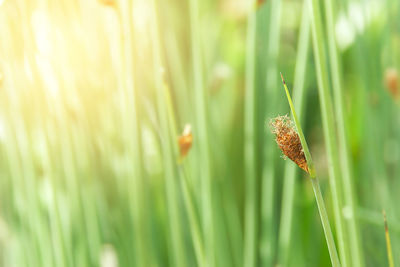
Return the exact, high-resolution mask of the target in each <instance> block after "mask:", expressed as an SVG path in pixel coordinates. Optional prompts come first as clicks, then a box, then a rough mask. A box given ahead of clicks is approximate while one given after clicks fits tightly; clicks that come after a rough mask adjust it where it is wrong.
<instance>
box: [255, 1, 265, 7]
mask: <svg viewBox="0 0 400 267" xmlns="http://www.w3.org/2000/svg"><path fill="white" fill-rule="evenodd" d="M264 3H265V0H257V7H261V6H262V4H264Z"/></svg>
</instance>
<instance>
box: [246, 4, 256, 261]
mask: <svg viewBox="0 0 400 267" xmlns="http://www.w3.org/2000/svg"><path fill="white" fill-rule="evenodd" d="M255 41H256V13H255V12H254V11H252V12H251V13H250V14H249V16H248V21H247V44H246V46H247V49H246V81H245V103H244V105H245V115H244V124H245V125H244V131H245V133H244V138H245V140H244V146H245V147H244V153H245V157H244V158H245V162H244V165H245V187H246V189H245V194H246V196H245V215H244V216H245V219H244V220H245V222H244V257H243V266H244V267H254V266H256V262H257V258H256V255H257V253H256V247H257V246H256V233H257V221H256V213H257V203H256V186H257V184H256V166H255V160H256V156H255V152H256V147H255V132H256V123H255V112H256V110H255V107H256V95H255V84H254V80H255Z"/></svg>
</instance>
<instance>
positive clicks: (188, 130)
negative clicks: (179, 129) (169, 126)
mask: <svg viewBox="0 0 400 267" xmlns="http://www.w3.org/2000/svg"><path fill="white" fill-rule="evenodd" d="M192 143H193V136H192V126H191V125H190V124H186V125H185V128H184V130H183V133H182V135H181V136H179V139H178V144H179V150H180V154H181V158H183V157H185V156H186V155H187V153H188V152H189V150H190V148H191V147H192Z"/></svg>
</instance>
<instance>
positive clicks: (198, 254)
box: [163, 84, 205, 266]
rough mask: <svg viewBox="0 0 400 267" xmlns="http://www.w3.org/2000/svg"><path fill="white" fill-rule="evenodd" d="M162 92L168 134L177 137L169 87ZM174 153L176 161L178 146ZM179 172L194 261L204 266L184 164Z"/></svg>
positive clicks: (199, 232)
mask: <svg viewBox="0 0 400 267" xmlns="http://www.w3.org/2000/svg"><path fill="white" fill-rule="evenodd" d="M163 87H164V91H165V96H166V104H167V109H168V122H169V125H170V133H171V136H172V137H177V136H178V133H177V130H176V120H175V116H174V111H173V105H172V99H171V94H170V92H169V87H168V86H167V85H166V84H164V86H163ZM172 147H173V152H174V157H173V158H174V159H178V157H179V153H178V145H177V144H175V145H173V146H172ZM178 172H179V182H180V185H181V188H182V193H183V198H184V205H185V209H186V213H187V215H188V217H189V228H190V233H191V235H192V241H193V247H194V250H195V255H196V261H197V265H198V266H205V257H204V245H203V240H202V237H201V229H200V225H199V219H198V217H197V213H196V208H195V202H194V199H193V190H191V187H190V186H189V180H188V178H189V177H188V174H187V171H186V163H185V162H183V163H181V165H180V166H178Z"/></svg>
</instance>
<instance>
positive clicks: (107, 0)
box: [99, 0, 116, 7]
mask: <svg viewBox="0 0 400 267" xmlns="http://www.w3.org/2000/svg"><path fill="white" fill-rule="evenodd" d="M99 2H100V4H103V5H105V6H111V7H113V6H115V5H116V0H99Z"/></svg>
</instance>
